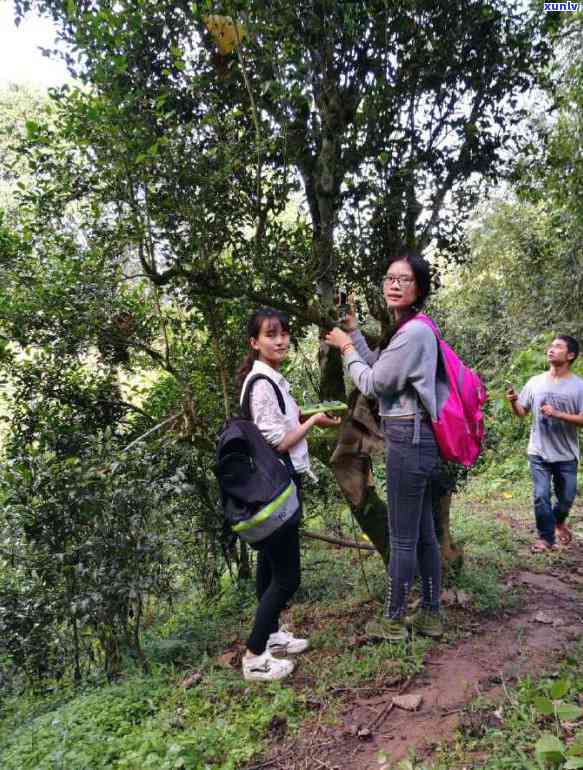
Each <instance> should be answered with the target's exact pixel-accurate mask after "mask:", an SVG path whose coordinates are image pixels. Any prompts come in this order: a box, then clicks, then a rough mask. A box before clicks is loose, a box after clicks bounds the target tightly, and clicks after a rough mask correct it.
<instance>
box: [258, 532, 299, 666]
mask: <svg viewBox="0 0 583 770" xmlns="http://www.w3.org/2000/svg"><path fill="white" fill-rule="evenodd" d="M298 519H299V517H298ZM300 580H301V570H300V533H299V520H298V521H295V523H289V524H285V525H284V526H283V527H282V528H281V529H278V530H277V531H276V532H274V533H273V534H272V535H270V536H269V537H267V538H266V539H265V540H264V541H263V542H262V543H261V544H260V545H259V547H258V554H257V576H256V589H257V599H258V600H259V605H258V607H257V612H256V613H255V622H254V624H253V630H252V631H251V636H250V637H249V639H248V640H247V649H249V650H251V652H252V653H254V654H255V655H261V654H262V653H263V652H265V648H266V646H267V640H268V638H269V635H270V634H273V633H275V632H276V631H277V630H278V628H279V615H280V613H281V611H282V610H283V609H284V608H285V606H286V604H287V603H288V601H289V600H290V599H291V597H292V596H293V595H294V594H295V592H296V591H297V590H298V588H299V587H300Z"/></svg>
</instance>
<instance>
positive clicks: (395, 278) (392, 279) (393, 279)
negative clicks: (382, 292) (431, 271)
mask: <svg viewBox="0 0 583 770" xmlns="http://www.w3.org/2000/svg"><path fill="white" fill-rule="evenodd" d="M387 283H388V284H391V283H396V284H397V286H398V287H399V288H401V286H402V287H403V288H404V289H406V288H407V286H411V284H412V283H415V278H414V277H413V276H410V275H385V277H384V278H383V284H382V285H383V288H384V287H385V285H386V284H387Z"/></svg>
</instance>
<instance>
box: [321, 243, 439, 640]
mask: <svg viewBox="0 0 583 770" xmlns="http://www.w3.org/2000/svg"><path fill="white" fill-rule="evenodd" d="M430 286H431V277H430V271H429V265H428V264H427V262H426V261H425V260H424V259H423V258H422V257H421V256H419V255H418V254H416V253H415V252H412V251H408V252H406V253H404V254H401V255H399V256H394V257H393V258H392V259H391V260H390V261H389V266H388V269H387V273H386V275H385V277H384V279H383V282H382V291H383V295H384V298H385V301H386V303H387V306H388V308H389V310H390V311H391V312H392V314H393V316H394V319H395V321H396V328H395V331H394V332H393V335H392V337H391V339H390V341H389V344H388V346H387V347H386V348H385V349H384V350H382V351H379V350H375V351H371V350H370V349H369V347H368V345H367V343H366V341H365V339H364V337H363V336H362V334H361V333H360V331H359V330H358V328H357V326H356V320H355V318H354V317H353V316H352V315H349V316H348V317H347V318H346V320H345V322H344V326H345V328H346V330H347V331H343V330H342V329H338V328H335V329H333V330H332V331H331V332H330V333H329V334H328V335H327V336H326V342H327V343H328V344H329V345H332V346H334V347H337V348H339V349H340V351H341V353H342V356H343V359H344V362H345V363H346V365H347V367H348V372H349V374H350V376H351V378H352V380H353V382H354V384H355V385H356V387H357V388H358V389H359V390H360V391H361V392H362V393H364V395H365V396H369V397H370V396H374V397H376V398H377V399H378V401H379V413H380V415H381V418H382V422H383V431H384V436H385V447H386V460H387V471H386V472H387V497H388V509H389V532H390V536H391V552H390V561H389V566H388V569H387V591H386V598H385V607H384V616H383V617H382V618H381V619H379V620H375V621H371V622H370V623H369V624H368V625H367V632H368V633H369V635H370V636H372V637H376V638H381V639H387V640H389V641H392V642H398V641H402V640H404V639H407V638H408V631H407V626H408V625H411V626H412V627H413V628H414V629H415V630H416V631H418V632H419V633H422V634H424V635H426V636H432V637H439V636H441V635H442V633H443V626H442V622H441V618H440V614H439V599H440V593H441V563H440V556H439V545H438V542H437V538H436V535H435V528H434V523H433V515H432V504H431V485H430V476H431V472H432V470H433V468H434V466H435V464H436V462H437V459H438V449H437V444H436V441H435V437H434V435H433V430H432V427H431V419H432V418H433V419H435V417H436V414H437V410H438V405H439V406H441V403H442V401H444V400H445V399H446V398H447V393H448V387H447V381H446V379H445V375H444V374H442V373H441V371H440V367H439V366H438V347H437V341H436V338H435V335H434V333H433V332H432V330H431V329H430V328H429V327H428V326H427V325H426V324H424V323H423V322H422V321H416V320H415V316H416V315H417V313H418V312H419V310H420V309H421V307H422V306H423V304H424V302H425V300H426V299H427V297H428V295H429V292H430ZM347 332H348V333H347ZM417 564H419V571H420V574H421V582H422V600H421V605H420V608H419V610H418V611H417V613H416V614H415V615H413V616H412V617H411V618H407V619H406V618H405V615H406V610H407V598H408V595H409V591H410V589H411V585H412V583H413V580H414V578H415V574H416V571H417Z"/></svg>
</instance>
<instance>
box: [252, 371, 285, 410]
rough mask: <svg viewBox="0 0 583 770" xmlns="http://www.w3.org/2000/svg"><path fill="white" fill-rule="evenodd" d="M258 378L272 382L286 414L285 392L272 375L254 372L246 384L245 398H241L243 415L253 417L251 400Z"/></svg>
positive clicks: (280, 406)
mask: <svg viewBox="0 0 583 770" xmlns="http://www.w3.org/2000/svg"><path fill="white" fill-rule="evenodd" d="M257 380H267V382H270V383H271V386H272V387H273V390H274V391H275V395H276V396H277V403H278V404H279V408H280V410H281V413H282V414H285V401H284V400H283V394H282V392H281V390H280V389H279V387H278V386H277V385H276V384H275V382H274V381H273V380H272V379H271V377H268V376H267V375H266V374H254V375H253V377H250V378H249V382H248V383H247V385H246V386H245V392H244V393H243V398H242V399H241V414H242V415H243V417H246V418H247V419H251V409H250V407H249V404H250V401H251V390H252V389H253V385H255V383H256V382H257Z"/></svg>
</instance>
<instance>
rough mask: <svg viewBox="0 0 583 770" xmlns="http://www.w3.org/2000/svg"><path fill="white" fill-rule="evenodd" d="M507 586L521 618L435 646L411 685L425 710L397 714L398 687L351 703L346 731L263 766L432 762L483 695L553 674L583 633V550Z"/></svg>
mask: <svg viewBox="0 0 583 770" xmlns="http://www.w3.org/2000/svg"><path fill="white" fill-rule="evenodd" d="M508 523H510V522H508ZM506 586H507V588H508V590H515V591H518V592H519V595H520V601H519V605H518V607H517V609H516V610H515V611H513V612H503V613H501V614H500V615H499V616H497V617H495V618H493V619H489V620H487V621H485V622H482V623H481V624H478V623H472V624H470V625H469V626H467V629H468V630H466V632H465V633H466V635H467V637H468V638H462V639H461V640H460V641H457V642H452V643H449V644H448V643H439V644H435V645H434V647H433V648H432V650H431V652H430V653H429V655H428V657H427V658H426V660H425V663H424V667H423V671H422V672H421V673H420V674H419V675H418V676H416V677H415V678H414V679H413V680H411V681H409V682H407V693H409V694H414V695H418V696H421V697H422V699H423V700H422V704H421V706H420V708H419V710H418V711H416V712H408V711H403V710H401V709H398V708H390V704H391V702H392V698H393V696H394V695H396V694H397V691H398V688H397V689H392V690H386V691H385V692H384V693H382V694H379V695H376V697H373V698H361V697H359V698H357V699H353V700H350V701H349V702H348V703H347V704H346V707H345V709H344V711H343V713H341V715H340V719H339V722H340V724H336V725H334V726H323V724H322V723H319V724H318V726H317V729H315V730H312V731H311V732H309V733H305V734H304V735H303V736H302V737H301V739H300V740H299V741H297V742H296V743H295V745H294V746H293V747H291V748H290V745H289V744H288V746H287V747H285V748H284V749H282V752H281V753H280V754H279V755H275V756H273V758H272V760H271V761H270V762H266V763H264V764H263V765H261V767H262V768H263V769H264V770H276V768H277V769H278V770H318V769H321V770H378V768H379V761H378V756H379V752H381V751H382V752H384V753H385V754H386V755H387V757H388V758H389V759H390V761H391V762H394V763H397V762H398V761H399V760H400V759H402V758H404V757H406V756H407V755H408V752H409V751H410V750H411V749H415V751H416V755H417V756H418V757H426V758H428V759H429V760H430V758H431V754H432V752H433V750H434V749H435V747H436V746H437V745H438V744H441V743H443V742H444V741H447V740H448V739H450V738H451V737H452V736H453V733H454V731H455V729H456V728H457V727H459V726H460V723H461V722H462V720H466V721H467V719H468V714H467V713H466V714H464V713H463V712H464V708H465V707H466V706H467V705H468V704H469V703H470V702H471V701H473V700H474V699H475V698H476V697H477V696H478V695H483V696H485V697H487V698H489V699H492V700H493V701H494V702H496V701H498V700H501V699H502V698H503V697H504V686H505V685H506V684H508V683H510V682H513V681H514V680H515V679H516V678H517V677H521V676H524V675H525V674H527V673H529V674H537V673H539V672H542V671H544V670H552V669H553V662H554V661H555V660H558V659H560V658H561V657H562V656H563V655H564V654H565V653H566V651H567V650H568V648H569V647H570V646H572V645H573V644H574V642H576V640H577V639H579V638H580V637H581V634H582V632H583V604H582V603H581V598H582V597H583V545H581V544H577V543H575V542H574V543H573V544H572V545H571V547H570V548H569V550H568V551H565V552H564V553H563V554H562V555H561V557H560V558H559V559H558V560H557V561H556V562H553V563H552V565H551V564H549V570H548V571H547V572H546V573H544V574H540V573H536V572H529V571H520V572H516V573H514V574H512V575H511V576H509V578H508V579H507V583H506ZM466 726H467V725H466Z"/></svg>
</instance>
